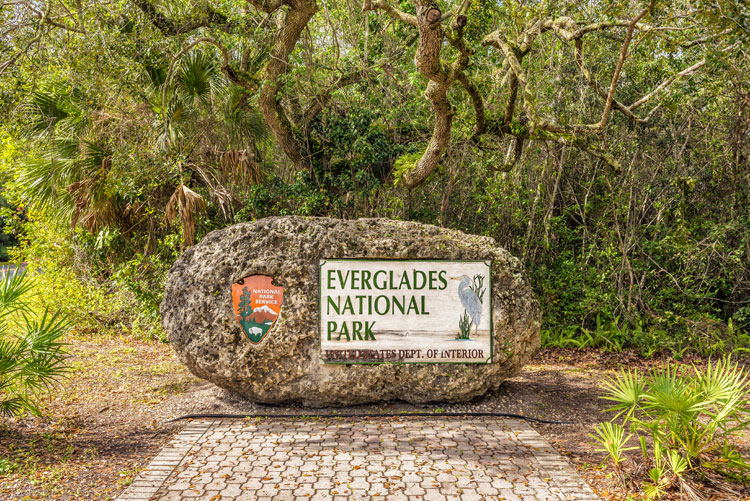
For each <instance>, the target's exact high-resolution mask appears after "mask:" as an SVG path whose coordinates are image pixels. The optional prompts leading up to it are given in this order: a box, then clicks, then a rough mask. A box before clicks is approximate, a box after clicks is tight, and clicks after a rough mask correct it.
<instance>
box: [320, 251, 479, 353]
mask: <svg viewBox="0 0 750 501" xmlns="http://www.w3.org/2000/svg"><path fill="white" fill-rule="evenodd" d="M490 264H491V263H490V262H487V261H442V260H434V261H433V260H421V261H417V260H413V261H412V260H361V259H326V260H323V261H321V263H320V293H319V318H320V344H321V359H322V360H323V362H325V363H339V364H340V363H344V364H358V363H366V364H377V363H393V362H401V363H488V362H491V361H492V313H491V299H490V294H489V293H488V292H487V291H488V290H491V289H492V287H491V284H490V280H491V279H490Z"/></svg>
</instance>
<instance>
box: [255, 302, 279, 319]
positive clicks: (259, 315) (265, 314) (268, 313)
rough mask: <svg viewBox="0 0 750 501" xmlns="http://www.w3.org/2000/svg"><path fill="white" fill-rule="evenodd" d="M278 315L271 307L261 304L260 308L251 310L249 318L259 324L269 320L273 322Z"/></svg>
mask: <svg viewBox="0 0 750 501" xmlns="http://www.w3.org/2000/svg"><path fill="white" fill-rule="evenodd" d="M278 316H279V315H278V314H277V313H276V312H275V311H273V310H272V309H271V308H269V307H268V306H266V305H263V306H261V307H260V308H255V309H254V310H253V312H252V313H251V314H250V320H252V321H253V322H256V323H259V324H265V323H267V322H269V321H270V322H271V323H273V321H274V320H276V317H278Z"/></svg>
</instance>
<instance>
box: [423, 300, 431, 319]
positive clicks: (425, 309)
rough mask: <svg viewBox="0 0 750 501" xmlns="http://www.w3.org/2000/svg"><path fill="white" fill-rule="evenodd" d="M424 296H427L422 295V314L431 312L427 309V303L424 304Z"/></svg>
mask: <svg viewBox="0 0 750 501" xmlns="http://www.w3.org/2000/svg"><path fill="white" fill-rule="evenodd" d="M424 298H425V296H422V315H429V314H430V312H429V311H427V308H425V305H424Z"/></svg>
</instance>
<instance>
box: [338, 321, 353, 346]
mask: <svg viewBox="0 0 750 501" xmlns="http://www.w3.org/2000/svg"><path fill="white" fill-rule="evenodd" d="M341 336H346V340H347V341H351V339H349V328H348V327H347V326H346V322H344V323H342V324H341V330H340V331H339V337H337V338H336V341H341Z"/></svg>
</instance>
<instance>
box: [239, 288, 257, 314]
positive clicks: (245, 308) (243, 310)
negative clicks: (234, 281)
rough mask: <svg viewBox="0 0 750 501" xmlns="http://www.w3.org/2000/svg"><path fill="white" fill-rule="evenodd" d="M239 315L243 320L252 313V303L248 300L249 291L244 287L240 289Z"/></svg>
mask: <svg viewBox="0 0 750 501" xmlns="http://www.w3.org/2000/svg"><path fill="white" fill-rule="evenodd" d="M238 309H239V312H240V315H242V317H243V318H245V319H246V318H247V317H249V316H250V315H251V314H252V313H253V305H252V301H251V300H250V290H249V289H248V288H247V287H245V288H244V289H242V295H241V296H240V304H239V306H238Z"/></svg>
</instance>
